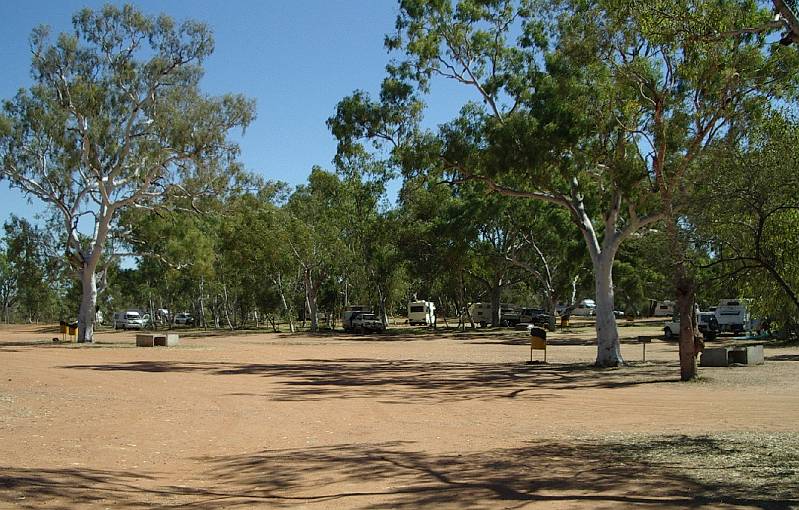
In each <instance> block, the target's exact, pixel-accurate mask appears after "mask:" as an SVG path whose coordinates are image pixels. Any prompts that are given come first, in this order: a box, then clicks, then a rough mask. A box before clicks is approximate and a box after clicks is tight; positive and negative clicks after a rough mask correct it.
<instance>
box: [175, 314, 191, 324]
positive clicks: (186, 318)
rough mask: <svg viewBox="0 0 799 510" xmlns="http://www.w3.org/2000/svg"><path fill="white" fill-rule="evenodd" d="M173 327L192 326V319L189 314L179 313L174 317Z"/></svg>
mask: <svg viewBox="0 0 799 510" xmlns="http://www.w3.org/2000/svg"><path fill="white" fill-rule="evenodd" d="M175 325H178V326H193V325H194V317H192V316H191V314H190V313H185V312H184V313H179V314H177V315H175Z"/></svg>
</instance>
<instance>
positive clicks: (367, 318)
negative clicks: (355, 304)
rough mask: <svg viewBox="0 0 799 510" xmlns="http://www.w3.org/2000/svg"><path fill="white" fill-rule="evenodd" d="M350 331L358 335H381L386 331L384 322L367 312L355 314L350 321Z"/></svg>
mask: <svg viewBox="0 0 799 510" xmlns="http://www.w3.org/2000/svg"><path fill="white" fill-rule="evenodd" d="M350 324H351V326H350V329H351V330H352V331H355V332H356V333H369V332H374V333H381V332H383V331H385V330H386V325H385V324H383V321H381V320H380V319H378V318H377V315H375V314H373V313H367V312H355V313H353V314H352V318H351V319H350Z"/></svg>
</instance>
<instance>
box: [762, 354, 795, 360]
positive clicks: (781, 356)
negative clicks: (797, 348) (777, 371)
mask: <svg viewBox="0 0 799 510" xmlns="http://www.w3.org/2000/svg"><path fill="white" fill-rule="evenodd" d="M766 361H799V354H777V355H775V356H766Z"/></svg>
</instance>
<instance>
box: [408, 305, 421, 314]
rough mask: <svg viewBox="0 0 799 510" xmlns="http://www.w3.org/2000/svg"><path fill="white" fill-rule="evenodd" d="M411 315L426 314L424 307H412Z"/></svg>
mask: <svg viewBox="0 0 799 510" xmlns="http://www.w3.org/2000/svg"><path fill="white" fill-rule="evenodd" d="M411 313H424V306H412V307H411Z"/></svg>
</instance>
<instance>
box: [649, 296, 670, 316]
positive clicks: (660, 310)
mask: <svg viewBox="0 0 799 510" xmlns="http://www.w3.org/2000/svg"><path fill="white" fill-rule="evenodd" d="M672 315H674V301H656V300H654V299H650V300H649V316H650V317H671V316H672Z"/></svg>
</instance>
